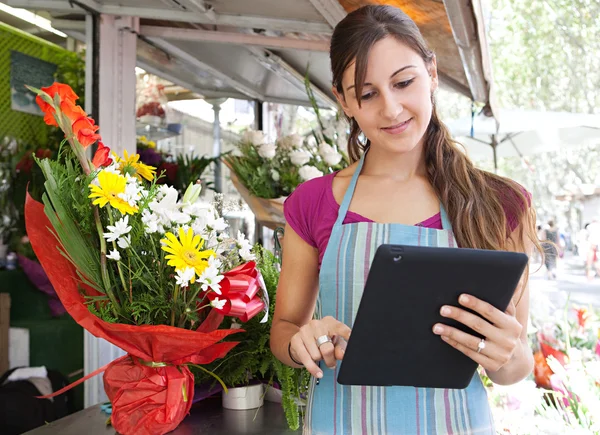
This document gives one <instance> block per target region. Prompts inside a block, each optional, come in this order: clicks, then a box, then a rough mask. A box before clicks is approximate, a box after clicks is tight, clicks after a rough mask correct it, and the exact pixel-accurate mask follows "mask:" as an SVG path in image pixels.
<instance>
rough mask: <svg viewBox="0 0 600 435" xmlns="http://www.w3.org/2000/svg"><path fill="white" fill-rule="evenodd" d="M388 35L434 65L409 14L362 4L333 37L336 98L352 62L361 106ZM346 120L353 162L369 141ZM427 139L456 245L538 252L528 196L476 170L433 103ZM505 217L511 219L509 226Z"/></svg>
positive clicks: (430, 167) (432, 175)
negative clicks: (370, 67) (378, 46)
mask: <svg viewBox="0 0 600 435" xmlns="http://www.w3.org/2000/svg"><path fill="white" fill-rule="evenodd" d="M387 36H392V37H394V38H396V39H397V40H398V41H400V42H402V43H403V44H405V45H407V46H408V47H409V48H411V49H412V50H414V51H415V52H416V53H418V54H419V55H420V56H421V58H422V59H423V61H424V62H425V65H426V66H427V67H430V66H431V65H432V62H433V59H434V53H433V52H432V51H431V50H430V49H429V48H428V47H427V43H426V42H425V40H424V39H423V36H422V35H421V32H420V31H419V29H418V27H417V26H416V24H415V23H414V22H413V21H412V20H411V19H410V17H408V15H406V14H405V13H404V12H402V11H401V10H400V9H398V8H395V7H392V6H384V5H369V6H364V7H361V8H359V9H357V10H355V11H354V12H352V13H350V14H348V15H347V16H346V17H345V18H344V19H343V20H342V21H341V22H340V23H339V24H338V25H337V26H336V28H335V30H334V32H333V35H332V38H331V49H330V58H331V69H332V73H333V86H334V87H335V88H336V89H337V91H338V92H339V93H340V95H343V87H342V77H343V75H344V71H346V69H347V68H348V67H349V66H350V65H351V63H352V62H356V68H355V76H354V83H355V86H356V95H357V97H358V104H359V105H360V103H361V101H360V95H362V88H363V85H364V82H365V76H366V72H367V61H368V56H369V51H370V49H371V47H373V45H374V44H375V43H376V42H378V41H380V40H381V39H383V38H385V37H387ZM432 101H433V96H432ZM349 121H350V126H351V128H350V137H349V140H348V152H349V155H350V159H351V160H352V161H353V162H355V161H357V160H358V159H359V158H360V155H361V154H362V153H363V152H365V151H366V150H368V148H369V147H370V146H371V142H370V141H369V140H368V139H367V140H366V142H364V143H362V142H361V141H360V134H361V129H360V126H359V125H358V123H357V122H356V120H355V119H354V118H352V119H350V120H349ZM425 135H426V137H425V146H424V149H425V162H426V166H427V173H428V176H429V180H430V182H431V184H432V186H433V188H434V189H435V191H436V193H437V195H438V196H439V198H440V201H441V202H442V204H443V205H444V207H445V209H446V211H447V212H448V217H449V219H450V222H451V223H452V228H453V231H454V234H455V237H456V239H457V241H458V243H459V245H460V246H462V247H465V248H479V249H494V250H515V251H519V252H527V251H528V249H527V248H528V247H527V246H526V243H527V241H530V242H531V243H532V244H533V245H534V246H535V248H536V249H537V250H538V251H540V252H542V249H541V246H540V244H539V241H538V239H537V235H536V231H535V211H534V209H533V207H531V206H530V205H531V204H530V202H531V199H530V198H529V197H528V196H527V192H526V191H525V190H524V189H523V187H521V186H520V185H519V184H517V183H516V182H514V181H512V180H509V179H507V178H504V177H500V176H498V175H495V174H492V173H489V172H486V171H483V170H480V169H477V168H476V167H475V166H474V165H473V163H472V162H471V160H470V159H469V158H468V157H467V156H466V155H465V154H464V153H463V152H462V151H461V150H460V149H459V146H460V145H459V144H458V143H457V142H455V141H454V140H453V139H452V137H451V135H450V132H449V131H448V129H447V127H446V126H445V125H444V124H443V123H442V122H441V121H440V119H439V117H438V114H437V111H436V107H435V103H434V104H433V113H432V117H431V122H430V123H429V127H428V128H427V131H426V133H425ZM507 216H510V217H511V219H510V222H509V221H508V219H507ZM512 229H514V230H515V231H517V234H516V236H517V237H516V240H514V245H513V244H512V243H511V241H510V239H509V236H510V232H511V230H512ZM527 272H528V271H526V274H525V275H524V276H525V279H527Z"/></svg>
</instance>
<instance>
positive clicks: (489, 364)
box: [442, 336, 501, 372]
mask: <svg viewBox="0 0 600 435" xmlns="http://www.w3.org/2000/svg"><path fill="white" fill-rule="evenodd" d="M442 340H444V341H445V342H446V343H448V344H449V345H450V346H452V347H453V348H455V349H456V350H458V351H460V352H462V353H463V354H465V355H466V356H468V357H469V358H471V359H472V360H473V361H475V362H476V363H477V364H479V365H480V366H482V367H483V368H484V369H486V370H488V371H492V372H496V371H498V370H500V368H501V366H500V364H499V363H497V362H495V361H494V360H493V359H491V358H489V357H488V356H486V355H484V354H483V353H482V352H480V353H477V352H476V351H474V350H472V349H471V348H469V347H467V346H465V345H464V344H462V343H459V342H458V341H456V340H453V339H452V338H450V337H446V336H442Z"/></svg>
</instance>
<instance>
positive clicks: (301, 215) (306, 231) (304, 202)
mask: <svg viewBox="0 0 600 435" xmlns="http://www.w3.org/2000/svg"><path fill="white" fill-rule="evenodd" d="M336 174H337V172H334V173H332V174H327V175H325V176H323V177H319V178H314V179H312V180H310V181H307V182H305V183H302V184H300V185H299V186H298V187H297V188H296V190H295V191H294V192H293V193H292V194H291V195H290V196H289V197H288V199H286V201H285V204H284V214H285V220H286V222H287V223H288V224H289V225H290V226H291V227H292V229H293V230H294V231H295V232H296V233H297V234H298V235H299V236H300V237H301V238H302V239H303V240H304V241H305V242H306V243H308V244H309V245H310V246H312V247H313V248H317V250H318V251H319V267H321V261H323V255H325V248H327V243H328V242H329V237H330V236H331V230H332V229H333V225H334V224H335V221H336V219H337V215H338V212H339V209H340V205H339V204H338V203H337V201H336V200H335V197H334V196H333V188H332V186H333V179H334V177H335V176H336ZM523 190H524V191H525V189H523ZM506 199H507V201H504V203H505V206H504V209H505V212H506V216H507V218H508V225H509V226H510V230H511V231H512V230H514V229H515V228H516V227H517V223H516V222H515V221H516V219H515V217H514V215H515V214H516V213H515V212H512V211H511V209H512V206H510V205H512V204H511V202H510V201H508V198H506ZM509 204H510V205H509ZM358 222H373V221H372V220H371V219H368V218H366V217H364V216H361V215H359V214H358V213H354V212H352V211H350V210H348V213H346V217H345V218H344V222H343V223H344V224H352V223H358ZM417 225H418V226H422V227H426V228H435V229H438V230H441V229H442V218H441V216H440V214H439V213H437V214H436V215H434V216H431V217H430V218H428V219H426V220H424V221H423V222H420V223H418V224H417Z"/></svg>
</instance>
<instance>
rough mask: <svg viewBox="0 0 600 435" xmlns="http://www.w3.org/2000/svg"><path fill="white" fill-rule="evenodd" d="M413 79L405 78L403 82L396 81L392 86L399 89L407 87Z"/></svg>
mask: <svg viewBox="0 0 600 435" xmlns="http://www.w3.org/2000/svg"><path fill="white" fill-rule="evenodd" d="M414 80H415V79H410V80H405V81H403V82H398V83H396V84H395V85H394V86H395V87H397V88H400V89H403V88H406V87H408V86H409V85H410V84H411V83H412V82H413V81H414Z"/></svg>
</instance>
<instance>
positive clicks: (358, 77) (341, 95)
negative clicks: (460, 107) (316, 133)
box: [271, 6, 539, 435]
mask: <svg viewBox="0 0 600 435" xmlns="http://www.w3.org/2000/svg"><path fill="white" fill-rule="evenodd" d="M330 56H331V65H332V72H333V91H334V93H335V95H336V97H337V99H338V101H339V103H340V105H341V107H342V108H343V110H344V112H345V114H346V115H347V117H348V118H349V120H350V123H351V135H350V139H349V144H348V147H349V154H350V157H351V159H352V161H353V162H354V163H353V164H352V165H350V166H349V167H348V168H346V169H344V170H342V171H340V172H338V173H334V174H329V175H326V176H324V177H321V178H317V179H314V180H311V181H309V182H306V183H304V184H303V185H301V186H299V187H298V188H297V189H296V191H295V192H294V194H292V195H291V196H290V197H289V198H288V200H287V202H286V204H285V215H286V220H287V226H286V233H285V234H286V236H285V239H284V249H283V253H284V254H283V266H282V273H281V278H280V282H279V288H278V290H277V304H276V308H275V315H274V318H273V326H272V329H271V349H272V351H273V353H274V354H275V355H276V356H277V358H278V359H280V360H281V361H282V362H284V363H285V364H288V365H290V366H292V367H301V366H304V367H306V368H307V369H308V370H309V371H310V372H311V373H312V374H313V376H314V378H313V382H312V385H311V389H310V394H309V405H308V411H307V415H306V418H305V422H304V423H305V426H304V427H305V433H312V434H340V435H341V434H344V435H345V434H358V433H360V434H367V433H368V434H402V435H406V434H417V433H420V434H436V433H438V434H439V433H444V434H445V433H450V432H451V433H461V434H466V433H477V434H493V433H494V429H493V422H492V420H491V416H490V411H489V406H488V402H487V397H486V393H485V390H484V388H483V385H482V383H481V381H480V379H479V377H478V376H475V377H474V379H473V381H472V382H471V384H470V385H469V387H468V388H467V389H465V390H441V389H427V388H413V387H360V386H343V385H339V384H337V382H336V376H337V372H336V362H337V360H341V359H342V358H343V355H344V347H345V343H346V341H345V340H347V339H348V337H349V335H350V331H351V327H352V322H353V320H354V316H355V315H356V311H357V309H358V301H360V296H361V294H362V290H363V287H364V284H365V278H366V272H367V271H368V269H369V266H370V264H371V261H372V257H373V255H374V253H375V251H376V249H377V247H378V246H379V245H380V244H383V243H394V244H412V245H417V244H420V245H429V246H450V245H456V244H458V246H461V247H473V248H483V249H505V250H516V251H521V252H526V251H528V247H529V246H531V243H533V244H534V245H536V246H538V247H539V244H538V242H537V240H536V238H535V227H534V222H535V220H532V219H533V211H532V210H531V208H530V207H529V199H528V197H527V196H526V192H524V191H523V190H522V188H521V187H520V186H519V185H517V184H516V183H514V182H512V181H510V180H507V179H504V178H501V177H498V176H496V175H494V174H489V173H486V172H483V171H480V170H478V169H476V168H474V167H473V165H472V163H471V162H470V161H469V160H468V158H467V157H465V156H464V154H463V153H462V152H461V151H460V150H459V149H458V147H457V144H455V143H454V142H453V141H452V140H451V138H450V135H449V133H448V130H447V129H446V127H445V126H444V125H443V124H442V123H441V122H440V120H439V118H438V116H437V113H436V109H435V104H434V99H433V94H434V91H435V90H436V88H437V86H438V75H437V71H436V61H435V56H434V55H433V53H432V52H431V51H430V50H429V49H428V48H427V47H426V44H425V42H424V40H423V38H422V36H421V34H420V33H419V30H418V29H417V27H416V25H415V24H414V23H413V22H412V21H411V20H410V18H408V17H407V16H406V15H405V14H404V13H403V12H402V11H400V10H399V9H396V8H393V7H389V6H366V7H363V8H361V9H358V10H356V11H355V12H353V13H351V14H349V15H348V16H347V17H346V18H344V19H343V20H342V21H341V22H340V23H339V24H338V25H337V27H336V28H335V30H334V33H333V35H332V39H331V52H330ZM363 135H364V137H365V139H364V140H363V139H361V136H363ZM339 204H341V206H340V205H339ZM365 216H368V217H365ZM417 222H419V223H418V224H415V223H417ZM524 276H525V277H526V276H527V275H524ZM516 295H517V296H515V301H514V303H513V304H511V306H510V307H509V308H508V309H507V311H506V312H501V311H499V310H496V309H493V308H492V307H490V306H487V305H486V304H485V303H483V302H482V301H480V300H477V299H475V298H473V297H469V296H468V295H463V297H462V298H461V304H462V306H465V307H469V308H470V309H473V310H474V311H476V312H479V313H481V314H482V315H483V316H484V317H485V318H486V319H487V321H485V322H483V321H481V320H479V318H478V317H475V316H474V315H472V314H470V313H468V312H467V311H465V310H464V309H462V307H461V306H453V307H441V310H442V315H444V316H445V317H447V318H452V319H456V320H458V321H460V322H462V323H464V324H465V325H468V326H470V327H475V329H476V330H478V331H479V332H480V333H481V334H482V335H484V336H485V337H486V338H485V340H486V341H485V343H486V346H485V349H484V350H482V351H481V352H479V353H478V352H477V349H478V344H479V342H480V340H479V339H478V338H476V337H473V336H470V335H468V334H465V333H463V332H460V331H459V330H458V329H455V328H451V327H449V326H447V325H443V324H438V325H431V326H432V333H435V334H437V335H439V337H440V339H441V340H444V341H445V342H446V343H448V345H449V346H453V347H455V348H456V349H458V350H459V351H461V352H463V353H464V354H466V355H467V356H468V357H470V358H472V359H473V360H474V361H476V362H477V363H479V364H481V365H482V366H483V367H484V368H485V369H486V371H487V373H488V375H489V376H490V378H491V379H492V380H493V381H494V382H496V383H499V384H511V383H514V382H517V381H519V380H521V379H523V378H525V377H526V376H527V375H528V374H529V373H530V372H531V369H532V366H533V359H532V354H531V351H530V349H529V347H528V344H527V332H526V326H527V315H528V314H527V313H528V301H529V294H528V290H527V286H526V285H525V284H523V285H522V288H520V289H518V291H517V293H516ZM317 297H319V300H320V304H319V307H320V309H319V310H318V311H319V312H318V313H317V314H318V317H319V319H320V320H311V319H312V318H313V313H314V310H315V306H316V301H317ZM325 365H326V366H327V367H329V368H331V369H333V370H322V369H321V368H325ZM317 379H318V380H319V385H318V386H315V383H316V382H315V381H316V380H317Z"/></svg>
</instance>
